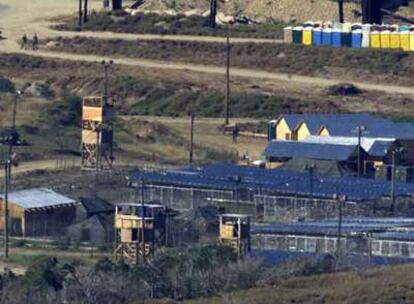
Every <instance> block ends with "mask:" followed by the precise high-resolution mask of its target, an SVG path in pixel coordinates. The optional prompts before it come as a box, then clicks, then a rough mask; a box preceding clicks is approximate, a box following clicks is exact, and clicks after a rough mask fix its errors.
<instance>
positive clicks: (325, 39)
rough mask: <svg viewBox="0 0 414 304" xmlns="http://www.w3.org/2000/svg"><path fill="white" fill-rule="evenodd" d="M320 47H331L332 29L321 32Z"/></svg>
mask: <svg viewBox="0 0 414 304" xmlns="http://www.w3.org/2000/svg"><path fill="white" fill-rule="evenodd" d="M322 45H329V46H331V45H332V29H330V28H325V29H323V31H322Z"/></svg>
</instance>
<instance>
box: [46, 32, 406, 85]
mask: <svg viewBox="0 0 414 304" xmlns="http://www.w3.org/2000/svg"><path fill="white" fill-rule="evenodd" d="M59 42H60V44H59V45H58V46H56V47H54V48H51V49H50V50H52V51H59V52H62V51H63V52H71V53H78V54H89V53H91V52H93V53H94V54H96V55H102V56H115V57H131V58H140V59H142V58H145V59H155V60H163V61H172V62H183V63H195V64H208V65H217V66H225V63H226V47H225V45H223V44H221V43H205V42H204V43H203V42H189V41H165V40H159V41H157V40H154V41H143V40H136V41H124V40H101V39H94V38H84V37H75V38H63V39H61V40H59ZM412 62H414V55H413V54H411V53H408V52H402V51H399V50H375V49H351V48H341V49H334V48H326V47H307V46H302V45H292V44H274V45H273V44H257V43H243V44H235V45H232V50H231V65H232V66H235V67H242V68H250V69H254V70H265V71H269V72H276V71H277V72H284V73H292V74H299V75H310V76H322V77H326V76H333V77H335V76H336V77H337V78H339V79H344V80H345V79H349V80H359V81H363V82H369V81H371V82H374V83H375V82H383V83H387V84H399V85H413V84H414V81H413V79H412V77H411V75H412V74H413V73H414V69H413V64H412Z"/></svg>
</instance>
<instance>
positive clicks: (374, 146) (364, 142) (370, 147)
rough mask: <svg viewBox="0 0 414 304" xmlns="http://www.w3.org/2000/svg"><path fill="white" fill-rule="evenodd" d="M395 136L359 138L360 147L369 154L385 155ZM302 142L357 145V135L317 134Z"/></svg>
mask: <svg viewBox="0 0 414 304" xmlns="http://www.w3.org/2000/svg"><path fill="white" fill-rule="evenodd" d="M395 141H396V140H395V138H382V137H381V138H375V137H374V138H367V137H362V138H361V147H362V148H363V149H364V150H365V151H367V152H368V154H369V155H371V156H376V157H383V156H385V155H387V150H388V149H389V148H390V147H391V146H392V145H393V144H394V143H395ZM303 142H307V143H315V144H335V145H344V146H347V145H351V146H357V145H358V137H346V136H317V135H311V136H308V137H307V138H305V140H303Z"/></svg>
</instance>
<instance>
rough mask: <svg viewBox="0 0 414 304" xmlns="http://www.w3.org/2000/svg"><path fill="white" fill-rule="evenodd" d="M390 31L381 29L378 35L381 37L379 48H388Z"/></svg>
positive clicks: (389, 45)
mask: <svg viewBox="0 0 414 304" xmlns="http://www.w3.org/2000/svg"><path fill="white" fill-rule="evenodd" d="M390 34H391V32H390V31H382V32H381V33H380V37H381V48H382V49H389V48H390V47H391V44H390V42H391V41H390Z"/></svg>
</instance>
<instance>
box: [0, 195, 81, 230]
mask: <svg viewBox="0 0 414 304" xmlns="http://www.w3.org/2000/svg"><path fill="white" fill-rule="evenodd" d="M76 205H78V203H77V202H76V201H75V200H73V199H71V198H68V197H65V196H63V195H60V194H58V193H56V192H54V191H53V190H50V189H46V188H36V189H29V190H23V191H18V192H13V193H9V196H8V209H9V232H10V234H11V235H15V236H32V237H33V236H52V235H62V234H63V233H64V230H65V228H66V227H68V226H69V225H71V224H74V223H75V221H76ZM4 211H5V202H4V195H3V194H2V195H0V230H1V231H4V226H5V225H4V213H5V212H4Z"/></svg>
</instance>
